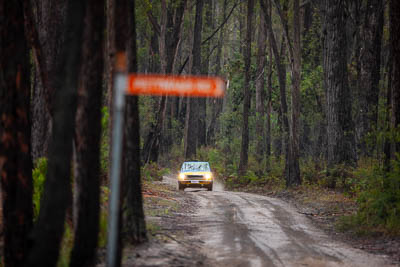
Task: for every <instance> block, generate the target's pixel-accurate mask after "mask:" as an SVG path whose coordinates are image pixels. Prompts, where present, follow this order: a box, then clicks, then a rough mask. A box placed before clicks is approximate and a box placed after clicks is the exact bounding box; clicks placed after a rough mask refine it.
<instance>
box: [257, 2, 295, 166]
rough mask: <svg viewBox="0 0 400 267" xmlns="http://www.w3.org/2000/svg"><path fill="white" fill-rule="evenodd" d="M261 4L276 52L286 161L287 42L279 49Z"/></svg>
mask: <svg viewBox="0 0 400 267" xmlns="http://www.w3.org/2000/svg"><path fill="white" fill-rule="evenodd" d="M260 4H261V7H262V10H263V11H264V16H265V19H266V23H267V26H268V39H269V43H270V46H271V47H272V52H273V54H274V59H275V65H276V70H277V72H278V82H279V91H280V98H281V108H280V113H281V123H282V142H281V143H283V151H284V153H285V157H286V162H288V156H289V153H288V152H289V120H288V107H287V103H286V66H285V65H284V62H283V55H284V54H285V52H284V51H285V44H284V41H283V39H282V43H281V45H282V47H281V52H279V51H278V46H277V43H276V39H275V35H274V32H273V30H272V22H271V16H270V14H269V13H268V9H267V4H266V3H265V2H264V0H260ZM268 4H269V10H270V9H271V3H270V1H269V3H268Z"/></svg>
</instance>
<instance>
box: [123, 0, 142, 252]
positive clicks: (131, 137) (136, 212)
mask: <svg viewBox="0 0 400 267" xmlns="http://www.w3.org/2000/svg"><path fill="white" fill-rule="evenodd" d="M128 32H129V35H128V42H127V60H128V72H129V73H133V72H137V54H136V53H137V52H136V50H137V49H136V18H135V0H128ZM138 106H139V104H138V96H128V97H126V106H125V108H126V109H125V133H124V134H125V137H124V139H125V147H124V157H125V161H124V176H125V183H124V190H123V191H124V194H125V196H124V206H123V218H124V229H123V233H124V236H125V237H126V238H127V239H128V240H129V242H130V243H132V244H138V243H141V242H143V241H145V240H146V239H147V237H146V224H145V220H144V212H143V200H142V190H141V181H140V135H139V126H140V124H139V107H138Z"/></svg>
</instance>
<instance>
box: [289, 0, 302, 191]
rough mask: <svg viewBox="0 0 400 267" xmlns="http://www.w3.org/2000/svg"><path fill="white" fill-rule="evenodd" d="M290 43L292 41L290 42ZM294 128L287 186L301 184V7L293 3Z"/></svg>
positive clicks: (295, 0) (291, 136) (291, 135)
mask: <svg viewBox="0 0 400 267" xmlns="http://www.w3.org/2000/svg"><path fill="white" fill-rule="evenodd" d="M288 42H290V40H288ZM290 47H292V46H290ZM292 55H293V56H292V58H293V64H292V127H291V131H290V146H289V162H288V169H287V170H286V186H287V187H290V186H293V185H299V184H301V177H300V167H299V119H300V82H301V81H300V79H301V77H300V72H301V48H300V7H299V0H294V2H293V52H292Z"/></svg>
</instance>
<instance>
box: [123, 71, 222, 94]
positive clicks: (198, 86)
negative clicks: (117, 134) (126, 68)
mask: <svg viewBox="0 0 400 267" xmlns="http://www.w3.org/2000/svg"><path fill="white" fill-rule="evenodd" d="M225 88H226V84H225V81H224V80H223V79H221V78H219V77H197V76H173V75H168V76H166V75H158V74H150V75H145V74H130V75H128V90H127V93H128V94H134V95H175V96H197V97H222V96H223V95H224V93H225Z"/></svg>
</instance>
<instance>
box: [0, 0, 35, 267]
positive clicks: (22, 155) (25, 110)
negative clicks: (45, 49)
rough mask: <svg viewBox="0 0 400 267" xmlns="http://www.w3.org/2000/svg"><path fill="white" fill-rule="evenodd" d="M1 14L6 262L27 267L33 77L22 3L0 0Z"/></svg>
mask: <svg viewBox="0 0 400 267" xmlns="http://www.w3.org/2000/svg"><path fill="white" fill-rule="evenodd" d="M25 4H26V3H25ZM0 18H1V19H0V20H1V23H0V77H1V78H0V79H1V82H0V140H1V142H0V170H1V171H0V179H1V198H2V205H3V207H2V212H3V214H2V228H3V242H4V243H3V244H4V245H3V248H2V249H3V253H2V264H4V266H24V264H25V261H26V259H27V255H28V252H29V247H30V242H29V238H28V237H29V234H30V231H31V229H32V217H33V208H32V158H31V154H30V153H31V145H30V138H31V128H30V126H31V125H30V119H31V118H30V105H29V104H30V98H31V83H30V81H31V79H30V62H29V48H28V43H27V40H26V38H25V27H24V3H23V2H22V1H6V0H1V1H0Z"/></svg>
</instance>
